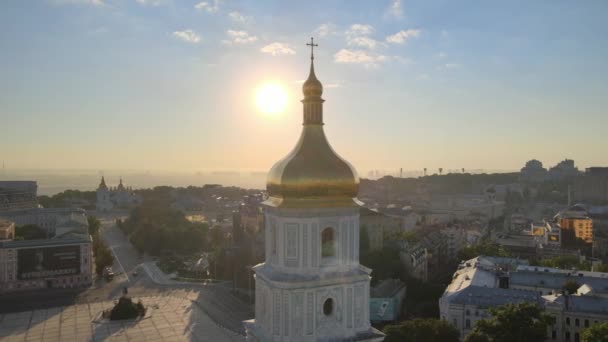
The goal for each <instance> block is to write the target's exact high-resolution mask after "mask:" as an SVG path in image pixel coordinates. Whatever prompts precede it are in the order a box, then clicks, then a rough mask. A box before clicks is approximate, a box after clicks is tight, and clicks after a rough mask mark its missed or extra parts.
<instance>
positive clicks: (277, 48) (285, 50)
mask: <svg viewBox="0 0 608 342" xmlns="http://www.w3.org/2000/svg"><path fill="white" fill-rule="evenodd" d="M260 51H262V52H263V53H268V54H271V55H273V56H283V55H295V54H296V52H295V51H294V50H293V49H292V48H291V47H290V46H289V45H288V44H285V43H279V42H274V43H271V44H268V45H266V46H264V47H263V48H261V49H260Z"/></svg>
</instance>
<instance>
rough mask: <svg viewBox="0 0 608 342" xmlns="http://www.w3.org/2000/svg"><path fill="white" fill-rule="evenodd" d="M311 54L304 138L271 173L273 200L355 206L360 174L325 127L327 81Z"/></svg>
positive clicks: (269, 184)
mask: <svg viewBox="0 0 608 342" xmlns="http://www.w3.org/2000/svg"><path fill="white" fill-rule="evenodd" d="M313 59H314V58H313V57H312V56H311V63H310V74H309V76H308V79H307V80H306V82H304V84H303V86H302V92H303V93H304V99H303V100H302V103H303V104H304V127H303V129H302V133H301V135H300V140H299V141H298V143H297V144H296V146H295V148H294V149H293V150H292V151H291V153H289V154H288V155H287V156H286V157H285V158H283V159H281V160H280V161H278V162H277V163H276V164H275V165H274V166H273V167H272V169H271V170H270V172H269V173H268V179H267V183H266V188H267V190H268V194H269V197H270V198H269V201H268V202H269V204H271V205H274V206H281V207H313V206H314V207H341V206H354V205H356V202H355V201H354V198H355V197H356V196H357V193H358V191H359V177H358V175H357V172H356V171H355V169H354V168H353V166H352V165H351V164H350V163H348V162H347V161H346V160H344V159H342V158H341V157H340V156H338V155H337V154H336V152H334V150H333V149H332V148H331V146H330V145H329V142H328V141H327V138H326V137H325V132H324V131H323V102H324V101H325V100H323V99H322V98H321V95H322V94H323V85H322V84H321V82H320V81H319V80H318V79H317V77H316V75H315V71H314V65H313Z"/></svg>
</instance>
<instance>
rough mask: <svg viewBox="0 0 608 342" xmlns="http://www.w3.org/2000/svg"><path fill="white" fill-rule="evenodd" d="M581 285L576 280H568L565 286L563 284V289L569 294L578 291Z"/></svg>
mask: <svg viewBox="0 0 608 342" xmlns="http://www.w3.org/2000/svg"><path fill="white" fill-rule="evenodd" d="M579 287H581V286H580V285H579V284H578V283H577V282H576V281H575V280H568V281H566V283H565V284H564V286H562V289H563V290H564V291H566V292H567V293H568V294H574V293H576V291H577V290H578V288H579Z"/></svg>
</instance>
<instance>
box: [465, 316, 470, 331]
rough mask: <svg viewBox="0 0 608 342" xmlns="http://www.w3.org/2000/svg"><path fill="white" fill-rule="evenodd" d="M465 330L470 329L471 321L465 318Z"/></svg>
mask: <svg viewBox="0 0 608 342" xmlns="http://www.w3.org/2000/svg"><path fill="white" fill-rule="evenodd" d="M465 328H467V329H470V328H471V320H470V319H468V318H467V320H466V321H465Z"/></svg>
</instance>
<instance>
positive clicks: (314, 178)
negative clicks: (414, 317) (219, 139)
mask: <svg viewBox="0 0 608 342" xmlns="http://www.w3.org/2000/svg"><path fill="white" fill-rule="evenodd" d="M303 89H304V95H305V98H304V100H303V101H302V102H303V103H304V128H303V131H302V135H301V137H300V141H299V142H298V144H297V145H296V147H295V149H294V150H293V151H292V153H290V155H288V156H287V157H286V158H284V159H282V160H281V161H279V162H278V163H277V164H276V165H275V166H274V167H273V168H272V170H271V171H270V173H269V177H268V179H269V180H268V184H267V188H268V193H269V199H268V200H267V201H266V202H264V207H265V230H266V231H265V234H266V250H265V255H266V262H265V263H262V264H259V265H257V266H255V267H254V268H253V270H254V272H255V279H256V280H255V298H256V300H255V319H254V320H250V321H246V322H245V327H246V330H247V339H248V340H249V341H382V340H383V339H384V335H383V334H382V333H380V332H379V331H377V330H376V329H374V328H373V327H371V325H370V320H369V293H370V288H369V286H370V285H369V284H370V279H371V277H370V274H371V269H369V268H366V267H364V266H362V265H360V264H359V206H358V204H357V201H356V198H354V197H355V196H356V194H357V191H358V184H359V181H358V177H357V175H356V171H354V169H353V168H352V166H350V164H348V162H346V161H344V160H343V159H341V158H340V157H339V156H337V155H336V154H335V152H333V150H332V149H331V147H330V146H329V144H328V143H327V140H326V138H325V135H324V133H323V129H322V125H323V122H322V102H323V100H322V99H321V97H320V96H321V93H322V86H321V83H320V82H319V81H318V80H317V79H316V76H315V75H314V69H313V67H312V65H311V74H310V76H309V78H308V80H307V81H306V82H305V83H304V85H303Z"/></svg>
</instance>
